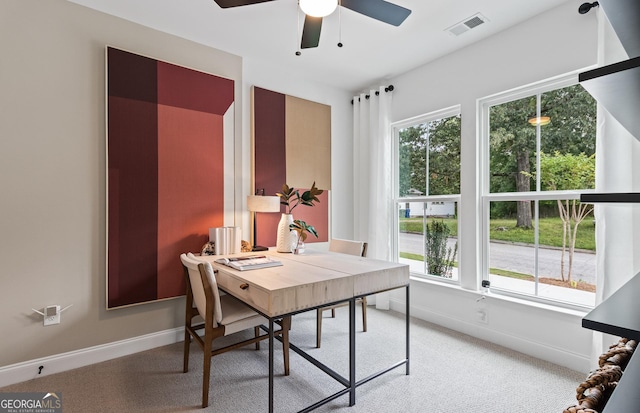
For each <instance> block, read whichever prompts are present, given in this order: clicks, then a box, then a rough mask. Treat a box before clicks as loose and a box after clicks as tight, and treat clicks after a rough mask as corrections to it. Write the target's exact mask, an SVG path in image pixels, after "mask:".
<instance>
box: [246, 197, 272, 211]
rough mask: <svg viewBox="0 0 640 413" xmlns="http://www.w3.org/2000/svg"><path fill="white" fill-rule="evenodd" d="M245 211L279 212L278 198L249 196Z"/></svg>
mask: <svg viewBox="0 0 640 413" xmlns="http://www.w3.org/2000/svg"><path fill="white" fill-rule="evenodd" d="M247 209H248V210H249V211H252V212H280V197H277V196H262V195H249V196H248V197H247Z"/></svg>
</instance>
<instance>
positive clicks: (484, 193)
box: [476, 71, 595, 311]
mask: <svg viewBox="0 0 640 413" xmlns="http://www.w3.org/2000/svg"><path fill="white" fill-rule="evenodd" d="M578 74H579V71H575V72H570V73H567V74H564V75H561V76H557V77H554V78H551V79H547V80H544V81H540V82H536V83H532V84H529V85H526V86H522V87H518V88H514V89H511V90H508V91H505V92H500V93H497V94H494V95H491V96H488V97H485V98H481V99H478V101H477V115H476V116H477V119H478V135H479V142H480V149H479V152H480V156H479V160H480V164H479V168H480V188H479V189H480V190H479V194H480V199H481V219H480V237H481V241H480V254H481V257H480V272H479V275H478V276H479V277H480V278H481V279H482V280H488V279H489V267H490V264H489V261H490V256H489V244H490V233H489V224H490V220H489V212H490V204H491V202H494V201H520V200H531V201H534V202H535V211H534V216H533V217H532V218H533V219H534V220H535V221H537V220H538V219H539V216H538V213H539V209H538V202H539V201H541V200H545V201H547V200H558V199H561V200H565V199H569V200H572V199H578V200H579V199H580V194H581V193H584V192H585V191H590V190H587V189H583V190H562V191H541V190H540V180H539V179H536V190H535V191H530V192H497V193H491V192H489V191H490V188H491V186H490V173H491V169H490V167H491V165H490V119H489V116H490V108H491V107H492V106H496V105H500V104H503V103H507V102H512V101H515V100H518V99H523V98H527V97H532V96H535V97H536V99H537V101H538V105H537V110H538V114H537V115H538V116H540V113H539V111H540V96H541V95H542V94H544V93H546V92H549V91H553V90H557V89H562V88H565V87H569V86H574V85H577V84H579V83H580V82H579V80H578ZM540 129H541V126H540V125H538V126H536V146H537V149H536V171H539V170H540V158H539V156H538V155H537V154H539V152H540ZM534 245H535V248H536V250H535V256H536V258H535V267H534V268H535V272H536V274H534V276H535V295H531V294H528V293H524V292H517V291H515V290H508V289H502V288H497V287H493V286H492V287H491V289H492V292H495V293H499V294H501V295H505V296H509V297H513V298H517V299H523V300H526V301H532V302H536V303H542V304H547V305H551V306H554V307H559V308H568V309H574V310H579V311H585V310H589V309H592V308H593V306H592V305H583V304H579V303H575V302H569V301H562V300H557V299H552V298H549V297H541V296H539V295H538V291H539V290H538V287H539V281H538V277H539V275H538V274H537V268H538V257H537V254H538V248H539V244H538V233H537V232H536V234H535V241H534ZM594 294H595V293H594Z"/></svg>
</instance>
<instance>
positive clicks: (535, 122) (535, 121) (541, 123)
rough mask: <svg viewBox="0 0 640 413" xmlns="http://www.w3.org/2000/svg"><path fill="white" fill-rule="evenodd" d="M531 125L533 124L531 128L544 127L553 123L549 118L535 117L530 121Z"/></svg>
mask: <svg viewBox="0 0 640 413" xmlns="http://www.w3.org/2000/svg"><path fill="white" fill-rule="evenodd" d="M529 123H530V124H531V126H538V125H539V126H544V125H548V124H549V123H551V118H550V117H548V116H540V117H535V118H531V119H529Z"/></svg>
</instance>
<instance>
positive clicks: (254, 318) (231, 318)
mask: <svg viewBox="0 0 640 413" xmlns="http://www.w3.org/2000/svg"><path fill="white" fill-rule="evenodd" d="M180 260H181V261H182V266H183V268H184V275H185V278H186V283H187V300H186V301H187V304H186V316H185V332H184V372H185V373H186V372H187V371H189V347H190V343H191V340H192V339H193V340H194V341H196V342H197V343H198V344H199V345H200V347H201V348H202V350H203V352H204V372H203V377H202V407H207V406H208V405H209V382H210V376H211V358H212V357H213V356H215V355H217V354H221V353H224V352H226V351H229V350H233V349H236V348H240V347H244V346H246V345H249V344H253V343H255V345H256V350H258V349H259V348H260V347H259V342H260V341H261V340H265V339H268V338H269V335H268V334H267V333H265V334H262V335H261V334H260V325H262V324H264V323H266V324H268V320H267V319H266V318H264V317H262V316H261V315H260V314H258V313H257V312H255V311H254V310H253V309H251V308H250V307H248V306H247V305H245V304H244V303H243V302H241V301H240V300H237V299H236V298H234V297H232V296H231V295H228V294H227V295H222V296H221V295H220V293H219V291H218V285H217V283H216V276H215V271H214V270H213V267H212V266H211V264H210V263H209V262H207V261H204V260H200V259H199V258H198V257H196V256H194V255H193V254H191V253H189V254H182V255H180ZM198 315H200V316H201V317H202V319H204V323H200V324H195V325H194V324H193V319H194V318H195V317H196V316H198ZM290 327H291V317H285V318H283V320H282V322H281V328H280V330H278V331H276V332H274V334H277V335H281V336H282V344H283V351H284V373H285V375H289V329H290ZM250 328H253V329H254V334H255V335H254V337H253V338H250V339H246V340H243V341H240V342H237V343H234V344H230V345H227V346H225V347H222V348H217V349H214V348H213V341H214V340H215V339H216V338H219V337H223V336H228V335H230V334H233V333H237V332H239V331H243V330H246V329H250ZM202 329H204V336H201V335H199V334H198V330H202Z"/></svg>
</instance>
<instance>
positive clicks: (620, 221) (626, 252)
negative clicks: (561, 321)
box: [592, 13, 640, 367]
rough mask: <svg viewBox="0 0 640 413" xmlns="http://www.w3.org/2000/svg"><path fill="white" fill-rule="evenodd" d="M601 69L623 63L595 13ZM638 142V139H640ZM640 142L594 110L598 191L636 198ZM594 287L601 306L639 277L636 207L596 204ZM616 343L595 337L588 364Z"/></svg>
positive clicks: (639, 223)
mask: <svg viewBox="0 0 640 413" xmlns="http://www.w3.org/2000/svg"><path fill="white" fill-rule="evenodd" d="M598 17H599V26H600V28H599V32H600V33H599V42H598V49H599V50H598V52H599V59H598V60H599V65H600V66H602V65H607V64H610V63H614V62H618V61H621V60H625V59H627V56H626V53H624V50H623V49H622V47H621V45H620V43H619V41H618V39H617V37H616V35H615V33H614V32H613V29H612V28H611V27H610V26H609V23H608V21H607V20H606V18H604V16H603V15H602V14H601V13H599V15H598ZM639 138H640V137H639ZM638 162H640V142H638V140H637V139H636V138H634V137H633V136H632V135H631V134H630V133H629V132H628V131H627V130H626V129H625V128H624V127H622V126H621V125H620V123H619V122H618V121H617V120H616V119H615V118H614V117H613V116H612V115H611V114H609V113H608V112H607V110H606V109H605V108H604V107H603V106H602V105H598V129H597V138H596V191H598V192H637V191H638V188H639V185H640V179H639V178H638V175H639V173H640V168H639V167H638V166H636V165H638ZM594 208H595V211H594V213H595V218H596V222H597V224H596V250H597V264H596V266H597V268H596V272H597V287H596V291H597V293H596V304H600V303H601V302H602V301H603V300H605V299H607V298H608V297H610V296H611V294H613V293H614V292H616V291H617V290H618V289H619V288H620V287H621V286H622V285H624V284H625V283H626V282H627V281H628V280H629V279H631V278H632V277H633V276H634V275H635V274H636V273H637V272H638V271H640V266H639V264H640V262H639V261H640V236H639V235H638V226H640V205H637V204H636V205H634V204H596V205H595V206H594ZM615 341H616V339H615V337H612V336H609V335H606V334H602V333H594V340H593V343H594V344H593V349H592V362H593V364H594V367H595V365H596V363H597V358H598V356H599V355H600V354H602V352H604V351H605V350H606V349H607V348H608V347H609V346H610V345H611V344H614V343H615Z"/></svg>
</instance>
